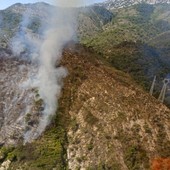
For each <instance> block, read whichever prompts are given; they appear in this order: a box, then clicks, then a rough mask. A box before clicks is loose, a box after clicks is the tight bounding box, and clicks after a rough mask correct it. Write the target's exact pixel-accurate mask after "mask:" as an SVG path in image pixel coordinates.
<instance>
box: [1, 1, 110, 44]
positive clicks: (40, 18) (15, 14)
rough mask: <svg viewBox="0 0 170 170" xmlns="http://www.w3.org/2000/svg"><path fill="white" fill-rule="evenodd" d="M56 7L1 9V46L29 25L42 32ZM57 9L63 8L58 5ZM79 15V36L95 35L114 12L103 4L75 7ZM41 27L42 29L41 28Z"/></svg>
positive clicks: (25, 5) (30, 27)
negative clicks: (22, 27)
mask: <svg viewBox="0 0 170 170" xmlns="http://www.w3.org/2000/svg"><path fill="white" fill-rule="evenodd" d="M54 8H55V7H54V6H52V5H49V4H46V3H40V2H39V3H34V4H20V3H17V4H14V5H12V6H11V7H9V8H7V9H5V10H1V11H0V40H1V42H0V46H1V47H6V46H8V45H10V41H9V40H10V38H12V37H13V36H14V35H15V33H16V32H17V31H18V30H19V29H20V27H21V26H25V27H27V28H28V29H29V30H30V31H32V32H34V33H38V34H41V29H42V28H41V26H42V25H41V24H42V23H43V26H45V25H48V17H49V15H50V12H51V11H52V10H53V9H54ZM57 10H61V8H59V7H57ZM74 11H75V13H77V16H78V25H77V27H78V34H79V37H84V38H85V37H89V36H93V35H95V34H96V33H97V32H99V31H101V30H102V29H103V26H104V25H106V24H107V23H109V22H110V21H111V20H112V17H113V14H112V12H110V11H108V10H107V9H106V8H104V7H102V6H90V7H84V8H75V9H74ZM40 28H41V29H40Z"/></svg>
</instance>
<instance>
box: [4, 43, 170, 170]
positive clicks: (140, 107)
mask: <svg viewBox="0 0 170 170" xmlns="http://www.w3.org/2000/svg"><path fill="white" fill-rule="evenodd" d="M63 57H64V58H63V60H62V63H61V64H62V65H64V66H65V67H66V68H67V69H68V71H69V75H68V77H67V78H66V79H65V82H64V88H63V92H62V96H61V99H60V102H59V109H58V111H57V113H56V118H54V120H53V122H52V124H51V125H50V126H49V127H48V129H47V131H46V132H45V134H43V135H42V137H40V138H39V139H38V140H37V141H35V142H33V143H32V144H26V145H25V146H22V145H21V144H19V146H18V147H16V148H14V147H12V148H5V147H2V148H1V155H2V156H1V158H2V159H1V162H5V161H6V160H11V164H10V168H11V169H17V168H22V169H30V170H31V169H37V170H38V169H44V170H46V169H47V170H49V169H52V168H56V169H61V170H62V169H64V167H65V168H66V167H67V166H68V169H73V170H74V169H77V168H78V169H116V170H119V169H122V170H124V169H136V170H137V169H146V170H147V169H149V167H150V166H151V163H152V160H153V159H155V158H157V157H161V158H162V157H163V158H164V157H165V158H169V157H170V155H169V153H170V136H169V134H170V131H169V129H170V111H169V109H168V108H166V107H165V106H164V105H162V104H161V103H159V102H158V101H157V100H156V99H155V98H153V97H152V96H150V95H148V94H147V93H145V92H144V91H143V90H141V88H140V87H138V86H137V85H136V84H135V83H134V82H133V80H132V79H131V78H130V77H129V76H128V75H126V74H124V73H122V72H120V71H117V70H115V69H113V68H112V67H109V66H107V64H106V63H105V64H104V63H103V62H101V61H100V60H99V59H95V58H96V57H97V55H96V54H95V53H93V52H91V51H89V49H87V48H84V47H82V46H80V45H69V47H67V49H65V51H64V53H63ZM66 151H67V159H66ZM66 160H67V162H66ZM67 163H68V165H67Z"/></svg>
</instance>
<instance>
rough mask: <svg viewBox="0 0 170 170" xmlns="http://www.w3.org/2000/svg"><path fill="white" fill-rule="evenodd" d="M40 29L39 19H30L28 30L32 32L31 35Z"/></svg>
mask: <svg viewBox="0 0 170 170" xmlns="http://www.w3.org/2000/svg"><path fill="white" fill-rule="evenodd" d="M40 27H41V21H40V19H39V18H32V19H31V23H30V24H29V25H28V28H29V29H31V30H32V31H33V33H38V31H39V29H40Z"/></svg>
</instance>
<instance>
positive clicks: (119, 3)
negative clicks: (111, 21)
mask: <svg viewBox="0 0 170 170" xmlns="http://www.w3.org/2000/svg"><path fill="white" fill-rule="evenodd" d="M143 2H145V3H148V4H160V3H170V0H107V1H105V2H104V3H100V4H99V5H101V6H104V7H106V8H107V9H114V8H123V7H127V6H131V5H134V4H139V3H143Z"/></svg>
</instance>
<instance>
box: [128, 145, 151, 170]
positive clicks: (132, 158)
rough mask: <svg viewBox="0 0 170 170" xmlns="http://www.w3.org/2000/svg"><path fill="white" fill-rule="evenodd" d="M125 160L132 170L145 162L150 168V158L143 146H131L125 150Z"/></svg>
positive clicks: (145, 165) (146, 166) (135, 169)
mask: <svg viewBox="0 0 170 170" xmlns="http://www.w3.org/2000/svg"><path fill="white" fill-rule="evenodd" d="M125 162H126V165H127V166H128V168H129V169H130V170H138V169H140V166H141V165H142V164H143V165H144V167H145V168H146V169H148V168H149V158H148V156H147V155H146V151H145V150H144V149H142V147H141V146H138V145H136V146H131V147H129V148H127V150H126V151H125Z"/></svg>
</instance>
